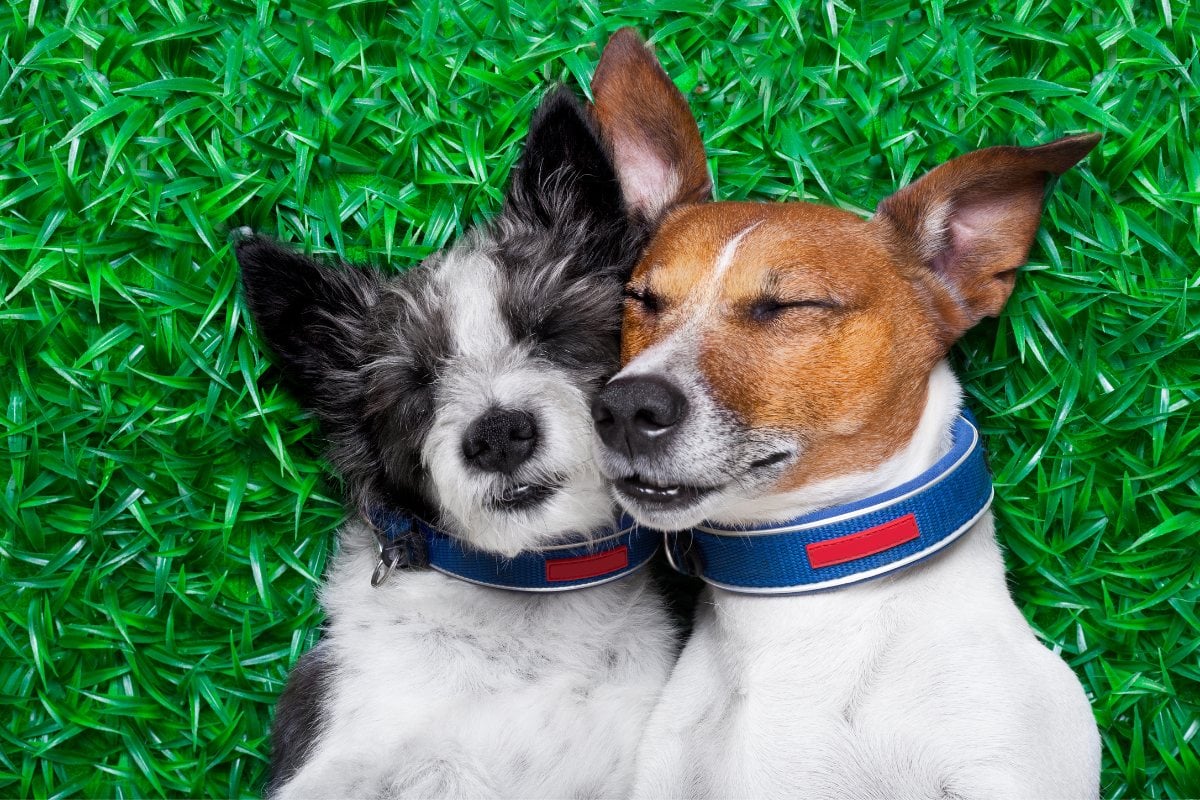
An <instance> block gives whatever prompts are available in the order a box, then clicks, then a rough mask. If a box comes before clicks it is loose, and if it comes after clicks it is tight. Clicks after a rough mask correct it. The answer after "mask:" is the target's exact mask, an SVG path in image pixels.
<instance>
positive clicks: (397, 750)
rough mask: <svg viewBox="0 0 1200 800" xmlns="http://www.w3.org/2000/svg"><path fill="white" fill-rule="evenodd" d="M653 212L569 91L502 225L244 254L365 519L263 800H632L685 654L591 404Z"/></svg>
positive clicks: (535, 123) (344, 533)
mask: <svg viewBox="0 0 1200 800" xmlns="http://www.w3.org/2000/svg"><path fill="white" fill-rule="evenodd" d="M664 78H665V76H664ZM667 83H668V84H669V83H670V82H669V80H668V81H667ZM670 88H671V89H672V90H674V86H673V85H671V87H670ZM675 94H676V95H677V97H676V98H674V100H673V102H675V105H674V106H671V105H670V103H668V106H669V108H670V110H671V112H672V113H673V114H674V116H675V117H676V118H678V119H682V120H683V121H684V122H686V124H688V125H690V126H691V127H692V131H691V132H690V135H691V136H692V137H693V139H694V142H695V145H696V146H698V147H700V148H701V152H703V150H702V145H700V143H699V142H700V139H699V131H698V130H695V122H694V121H693V120H692V119H691V117H690V115H689V113H688V112H687V105H686V102H684V101H683V98H682V96H678V92H677V91H676V92H675ZM668 100H672V98H668ZM680 105H682V111H681V110H680V108H679V106H680ZM667 112H668V109H667V108H666V107H664V108H663V110H662V111H660V112H659V113H660V114H662V115H666V114H667ZM658 121H659V122H660V123H661V122H662V121H663V119H662V118H660V119H659V120H658ZM680 199H682V198H680ZM646 218H647V215H645V214H643V213H642V212H640V211H639V202H638V198H636V197H634V198H630V199H628V200H627V198H625V197H624V195H623V194H622V190H621V185H620V182H619V180H618V178H617V176H616V174H615V172H614V170H613V167H612V165H611V159H610V157H609V155H608V152H607V149H606V147H605V145H604V143H603V141H602V139H601V138H600V135H599V133H598V131H597V126H596V122H595V119H594V115H593V112H592V110H591V108H590V107H589V106H586V105H584V104H583V103H581V101H579V100H578V99H577V98H576V97H575V95H574V94H573V93H572V92H571V91H569V90H568V89H565V88H558V89H555V90H553V91H551V92H550V93H549V94H548V95H547V96H546V97H545V98H544V100H543V101H542V103H541V104H540V106H539V108H538V109H537V111H536V113H535V115H534V118H533V120H532V122H531V125H530V132H529V134H528V138H527V140H526V142H525V146H524V152H523V155H522V157H521V160H520V162H519V163H518V165H517V169H516V172H515V177H514V179H513V181H512V182H511V184H510V188H509V189H508V193H507V196H506V199H505V203H504V206H503V209H502V210H501V212H500V213H499V214H498V216H497V217H496V218H494V219H493V220H492V221H491V223H490V224H488V225H486V226H485V227H482V228H481V229H477V230H474V231H471V232H469V233H468V234H467V235H465V236H464V237H462V238H461V240H460V241H459V242H457V243H456V244H454V245H453V246H452V247H450V248H449V249H447V250H445V251H444V252H440V253H437V254H435V255H433V256H430V257H429V258H427V259H426V260H425V261H424V262H423V263H422V264H421V265H420V266H419V267H417V268H414V269H412V270H409V271H407V272H403V273H395V274H388V273H385V272H383V271H380V270H378V269H374V268H370V267H363V266H351V265H330V264H325V263H321V262H318V261H316V260H313V259H310V258H307V257H305V256H303V255H301V254H299V253H296V252H294V251H292V250H290V249H287V248H285V247H282V246H281V245H279V244H277V243H275V242H273V241H271V240H269V239H267V238H265V237H262V236H256V235H253V234H251V235H248V236H245V238H243V240H242V241H241V242H240V243H239V244H238V246H237V249H236V252H237V259H238V261H239V264H240V267H241V272H242V282H243V287H244V294H245V298H246V301H247V304H248V307H249V309H250V311H251V312H252V316H253V319H254V322H255V326H256V328H257V330H258V332H259V334H260V335H261V337H262V338H263V339H264V340H265V341H266V343H267V344H268V345H269V348H270V349H271V350H272V351H273V352H274V354H275V356H276V357H277V361H278V363H279V366H280V367H281V369H282V372H283V374H284V377H285V378H286V379H287V381H288V383H289V384H290V385H291V386H292V387H293V389H294V390H295V391H296V392H297V393H298V394H299V397H300V398H301V400H302V402H303V404H304V405H305V406H306V407H308V408H309V409H311V410H312V411H314V412H315V414H316V416H317V417H318V419H319V421H320V423H321V427H322V430H323V433H324V434H325V436H326V437H327V438H328V440H329V442H330V454H329V457H330V461H331V462H332V464H333V465H334V467H335V468H336V469H337V471H338V472H340V474H341V476H342V478H343V479H344V482H345V485H346V490H347V493H348V495H349V503H348V504H349V506H350V507H351V508H352V509H354V510H356V511H358V512H359V516H360V517H361V519H358V520H356V521H351V522H349V523H348V524H346V525H345V526H344V528H343V529H342V530H341V531H340V535H339V547H338V551H337V554H336V556H335V558H334V560H333V562H332V564H331V567H330V569H329V571H328V574H327V576H326V578H325V583H324V585H323V586H322V587H321V590H320V598H321V603H322V605H323V607H324V609H325V611H326V615H327V622H326V626H325V629H324V631H323V635H322V638H321V641H320V642H319V643H318V644H317V646H316V647H315V648H313V649H312V650H311V651H310V652H308V653H307V654H305V655H304V656H303V657H302V658H301V660H300V661H299V663H298V664H297V666H296V667H295V669H294V670H293V671H292V673H291V675H290V676H289V680H288V683H287V686H286V689H285V691H284V693H283V695H282V697H281V699H280V701H279V703H278V706H277V711H276V718H275V723H274V726H273V731H272V739H273V745H272V747H273V754H272V763H271V777H270V780H269V784H268V788H267V793H268V794H269V795H270V796H273V797H277V798H291V797H383V796H386V797H475V796H508V797H612V796H618V795H624V794H627V793H628V791H629V788H630V785H631V781H632V776H633V761H634V754H635V749H636V745H637V742H638V740H639V739H640V735H641V733H642V729H643V726H644V723H645V720H646V717H647V715H648V714H649V713H650V710H651V709H652V708H653V705H654V702H655V699H656V698H657V695H658V693H659V691H660V690H661V688H662V686H663V684H664V682H665V680H666V678H667V675H668V674H669V670H670V667H671V665H672V664H673V662H674V658H675V656H676V655H677V653H678V642H677V641H676V638H675V631H674V628H673V626H672V624H671V622H670V620H669V618H668V613H667V610H666V608H665V607H664V604H663V601H662V599H661V598H660V597H659V596H658V594H657V593H656V591H655V590H654V588H653V587H652V585H651V582H650V581H649V579H648V578H647V576H646V573H645V572H644V571H641V572H637V574H632V573H633V572H634V571H635V570H636V568H637V567H639V566H640V565H642V564H644V563H645V561H646V560H647V558H648V557H649V554H651V553H653V552H654V550H656V549H657V547H658V543H657V541H656V540H647V539H645V538H641V539H637V540H634V539H632V538H631V537H630V536H629V532H627V531H621V530H619V529H614V528H613V527H612V525H613V520H614V516H615V508H614V506H613V503H612V499H611V496H610V492H609V488H608V486H607V484H606V482H605V481H604V479H603V477H602V476H601V475H600V473H599V471H598V469H597V467H596V464H595V460H594V457H593V453H592V437H591V420H590V416H589V410H590V404H591V401H592V399H593V396H594V395H595V393H596V392H597V391H598V390H599V389H600V388H601V387H602V386H603V385H604V383H605V381H606V380H607V379H608V378H609V377H611V376H612V374H613V373H614V372H615V371H616V369H617V367H618V347H619V324H620V304H621V296H620V295H621V287H622V285H623V283H624V281H625V279H626V278H627V277H628V274H629V271H630V269H631V268H632V265H633V263H634V261H635V259H636V257H637V255H638V253H639V252H640V248H641V247H642V246H643V244H644V243H645V241H646V239H647V235H648V231H649V228H648V227H647V223H646V221H645V220H646ZM598 531H599V533H598ZM647 541H649V542H650V544H649V547H647V544H646V542H647ZM556 582H557V583H556ZM373 584H378V585H373ZM480 584H482V585H480ZM581 586H586V587H587V588H586V589H583V590H579V591H561V592H560V591H551V590H555V589H560V588H564V587H569V588H578V587H581ZM494 587H503V588H506V589H524V590H525V591H502V590H500V589H497V588H494Z"/></svg>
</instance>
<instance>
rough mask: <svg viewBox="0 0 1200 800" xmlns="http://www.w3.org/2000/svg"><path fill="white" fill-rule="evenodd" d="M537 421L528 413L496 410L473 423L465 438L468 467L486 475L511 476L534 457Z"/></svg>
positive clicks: (464, 452) (504, 409) (465, 454)
mask: <svg viewBox="0 0 1200 800" xmlns="http://www.w3.org/2000/svg"><path fill="white" fill-rule="evenodd" d="M537 435H538V429H537V420H535V419H534V418H533V415H531V414H527V413H526V412H524V411H514V410H512V409H507V408H493V409H491V410H490V411H487V412H485V413H484V414H483V416H481V417H479V418H478V419H477V420H475V421H474V422H472V423H471V425H470V427H468V428H467V432H466V433H465V434H464V435H463V441H462V451H463V457H464V458H466V459H467V463H468V464H471V465H472V466H474V467H477V468H479V469H481V470H484V471H485V472H503V473H505V474H508V473H510V472H512V471H513V470H515V469H516V468H517V467H519V466H521V464H523V463H524V462H525V461H526V460H528V458H529V457H530V456H531V455H533V449H534V447H535V446H536V445H537Z"/></svg>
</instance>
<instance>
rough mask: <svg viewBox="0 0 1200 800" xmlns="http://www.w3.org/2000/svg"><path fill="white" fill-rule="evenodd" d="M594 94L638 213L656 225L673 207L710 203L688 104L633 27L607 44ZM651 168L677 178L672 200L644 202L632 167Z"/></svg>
mask: <svg viewBox="0 0 1200 800" xmlns="http://www.w3.org/2000/svg"><path fill="white" fill-rule="evenodd" d="M592 95H593V97H594V99H595V110H596V117H597V119H599V121H600V127H601V129H602V130H603V131H604V133H605V137H606V139H607V141H608V144H609V147H611V148H612V151H613V155H614V160H615V162H616V164H617V173H618V176H619V178H620V180H621V186H622V189H623V191H624V194H625V196H626V199H627V200H629V201H630V203H631V205H632V206H634V210H636V211H638V212H640V213H641V214H642V215H643V216H644V217H645V218H646V219H647V221H650V222H654V221H656V220H657V218H658V217H659V216H660V215H661V213H662V212H663V211H665V210H666V209H667V208H669V207H671V206H675V205H678V204H681V203H698V202H701V201H703V200H707V199H708V198H709V196H710V195H711V194H712V181H711V180H710V179H709V177H708V164H707V162H706V161H705V159H704V142H703V140H702V139H701V138H700V130H699V129H698V128H697V127H696V121H695V119H694V118H693V117H692V112H691V110H690V109H689V108H688V104H687V100H685V99H684V97H683V95H682V94H680V93H679V90H678V89H677V88H675V84H674V83H672V82H671V79H670V78H669V77H668V76H667V73H665V72H664V71H663V68H662V66H660V65H659V63H658V59H656V58H655V57H654V54H653V53H652V52H651V51H650V49H649V48H648V47H647V46H646V45H645V44H644V43H643V42H642V40H641V38H640V37H639V36H638V35H637V32H636V31H634V30H633V29H632V28H622V29H621V30H619V31H617V32H616V33H615V34H613V37H612V38H611V39H609V41H608V44H607V45H606V46H605V48H604V53H603V55H602V56H601V57H600V63H599V64H598V65H597V67H596V73H595V75H594V76H593V77H592ZM647 163H653V164H655V165H657V166H659V167H661V168H662V169H663V170H665V171H669V172H673V173H674V177H675V180H676V183H675V187H674V188H675V191H674V192H673V193H672V195H671V196H669V197H662V198H661V199H652V198H645V197H642V186H641V183H642V182H641V181H640V176H639V175H638V172H637V170H633V169H631V166H632V165H635V164H637V165H642V166H644V165H646V164H647ZM639 198H641V199H639Z"/></svg>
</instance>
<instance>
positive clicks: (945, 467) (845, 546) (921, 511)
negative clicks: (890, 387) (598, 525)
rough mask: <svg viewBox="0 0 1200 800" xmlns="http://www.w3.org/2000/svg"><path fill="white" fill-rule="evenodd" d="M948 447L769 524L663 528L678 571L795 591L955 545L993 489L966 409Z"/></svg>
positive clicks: (736, 588) (768, 590)
mask: <svg viewBox="0 0 1200 800" xmlns="http://www.w3.org/2000/svg"><path fill="white" fill-rule="evenodd" d="M952 436H953V442H952V444H951V447H950V452H948V453H946V455H944V456H942V458H940V459H938V461H937V463H936V464H934V465H933V466H932V467H931V468H930V469H928V470H926V471H925V472H923V473H922V474H920V475H918V476H917V477H916V478H914V479H913V480H911V481H908V482H907V483H904V484H902V485H900V486H897V487H896V488H894V489H891V490H889V491H886V492H883V493H881V494H877V495H873V496H871V497H868V498H866V499H864V500H860V501H857V502H854V503H847V504H845V505H840V506H835V507H833V508H828V509H824V510H822V511H818V512H815V513H812V514H806V515H804V516H802V517H797V518H796V519H793V520H789V521H787V522H783V523H778V524H774V525H772V526H770V527H767V528H733V527H720V526H715V525H704V526H699V527H696V528H693V529H692V530H690V531H681V532H678V533H668V534H666V536H665V540H666V550H667V556H668V559H669V560H670V562H671V566H673V567H674V568H675V569H676V570H677V571H679V572H682V573H684V574H689V575H695V576H697V577H700V578H702V579H703V580H704V581H705V582H707V583H710V584H712V585H713V586H717V587H719V588H721V589H727V590H729V591H731V592H738V593H743V594H798V593H801V592H811V591H817V590H820V589H830V588H833V587H835V586H845V585H847V584H851V583H858V582H859V581H865V580H869V579H871V578H877V577H879V576H880V575H885V574H887V573H889V572H894V571H896V570H899V569H903V568H904V567H907V566H910V565H912V564H915V563H916V562H918V561H920V560H921V559H924V558H927V557H929V556H931V555H933V554H934V553H936V552H937V551H939V550H941V549H942V548H944V547H946V546H947V545H949V544H950V543H951V542H953V541H954V540H956V539H957V538H958V537H959V536H961V535H962V534H963V533H965V532H966V531H967V530H968V529H969V528H970V527H971V526H972V525H974V524H975V522H976V521H977V520H978V519H979V518H980V517H981V516H983V513H984V512H985V511H987V509H988V507H989V506H990V505H991V503H992V497H993V495H994V490H993V489H992V479H991V475H990V474H989V473H988V469H987V462H986V460H985V458H984V453H983V444H982V441H981V440H980V437H979V431H978V429H977V428H976V427H975V425H974V423H973V421H972V419H971V418H970V417H969V415H968V414H967V413H966V412H964V415H963V416H960V417H959V418H958V419H957V420H955V422H954V427H953V429H952Z"/></svg>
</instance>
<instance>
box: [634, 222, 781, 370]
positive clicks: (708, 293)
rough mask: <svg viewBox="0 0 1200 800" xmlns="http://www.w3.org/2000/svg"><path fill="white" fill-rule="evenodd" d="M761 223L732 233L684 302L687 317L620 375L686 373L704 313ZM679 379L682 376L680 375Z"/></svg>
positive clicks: (693, 355) (692, 356) (694, 351)
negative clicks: (705, 274) (737, 257)
mask: <svg viewBox="0 0 1200 800" xmlns="http://www.w3.org/2000/svg"><path fill="white" fill-rule="evenodd" d="M761 224H762V220H759V221H757V222H754V223H751V224H750V225H747V226H746V227H745V228H742V229H741V230H740V231H738V232H737V233H735V234H734V235H733V236H732V237H731V238H730V239H729V241H727V242H726V243H725V244H724V245H723V246H722V247H721V251H720V252H719V253H717V260H716V261H715V262H713V268H712V271H711V272H709V274H708V277H707V278H705V279H704V281H703V282H700V283H697V285H696V287H695V288H694V289H693V290H692V292H691V293H689V295H688V298H687V300H686V303H687V306H688V309H689V314H688V316H687V319H685V320H684V321H683V322H682V323H680V325H679V326H678V327H677V328H676V329H675V330H674V331H672V332H671V334H670V335H669V336H667V338H666V339H663V340H662V341H661V342H657V343H655V344H654V345H651V346H650V347H649V348H647V349H646V350H644V351H642V352H641V353H639V354H638V356H637V358H635V359H633V361H631V362H629V363H628V364H627V365H625V368H624V369H623V370H621V372H620V373H619V375H620V376H625V375H638V374H647V373H665V374H679V371H681V370H682V371H687V370H690V369H691V367H692V365H693V363H694V362H695V356H696V352H697V347H696V340H697V338H698V337H699V335H700V330H701V328H702V327H703V322H704V318H705V316H706V315H707V313H708V312H709V311H710V310H711V309H712V308H713V306H715V305H716V304H717V302H718V301H719V300H720V299H721V284H722V282H723V281H724V280H725V274H726V273H727V272H729V267H730V265H732V264H733V259H734V257H735V256H736V255H737V251H738V247H739V246H741V244H742V240H744V239H745V238H746V237H747V236H749V235H750V232H751V231H753V230H754V229H755V228H757V227H758V226H759V225H761ZM680 377H682V375H680Z"/></svg>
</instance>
